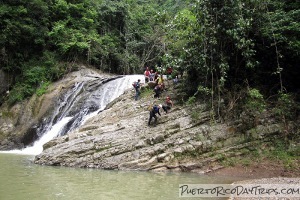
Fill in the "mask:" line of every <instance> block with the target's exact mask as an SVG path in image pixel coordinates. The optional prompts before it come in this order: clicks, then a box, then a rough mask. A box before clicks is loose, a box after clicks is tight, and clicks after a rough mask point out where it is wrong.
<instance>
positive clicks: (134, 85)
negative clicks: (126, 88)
mask: <svg viewBox="0 0 300 200" xmlns="http://www.w3.org/2000/svg"><path fill="white" fill-rule="evenodd" d="M132 86H133V87H134V88H138V87H140V84H139V82H136V81H135V82H134V83H133V84H132Z"/></svg>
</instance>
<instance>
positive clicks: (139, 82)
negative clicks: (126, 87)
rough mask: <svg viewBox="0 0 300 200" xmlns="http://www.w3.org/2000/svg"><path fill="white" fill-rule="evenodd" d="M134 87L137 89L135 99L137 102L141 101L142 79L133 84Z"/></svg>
mask: <svg viewBox="0 0 300 200" xmlns="http://www.w3.org/2000/svg"><path fill="white" fill-rule="evenodd" d="M133 87H134V88H135V97H134V99H135V100H136V101H137V100H138V99H139V96H140V94H141V91H140V89H141V79H138V81H137V82H134V83H133Z"/></svg>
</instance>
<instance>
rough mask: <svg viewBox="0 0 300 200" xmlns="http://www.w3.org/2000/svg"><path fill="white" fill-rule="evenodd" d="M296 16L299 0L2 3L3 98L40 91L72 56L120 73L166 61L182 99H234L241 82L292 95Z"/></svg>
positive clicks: (72, 63) (262, 91) (72, 62)
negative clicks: (6, 83) (181, 79)
mask: <svg viewBox="0 0 300 200" xmlns="http://www.w3.org/2000/svg"><path fill="white" fill-rule="evenodd" d="M299 19H300V1H298V0H30V1H28V0H1V4H0V70H2V71H4V72H5V73H7V74H8V75H9V77H10V88H9V89H10V93H9V96H8V97H5V98H4V95H2V97H1V99H0V102H1V103H3V101H4V100H7V101H8V102H9V103H10V104H14V103H15V102H18V101H21V100H23V99H24V98H26V97H28V96H31V95H32V94H34V93H37V94H38V95H39V94H42V93H43V92H44V90H45V88H47V86H48V85H49V84H51V82H53V81H56V80H58V79H60V78H62V77H63V75H64V74H66V73H68V72H70V71H72V70H75V68H76V66H78V65H77V64H78V63H83V64H85V65H90V66H93V67H95V68H97V69H100V70H102V71H104V72H110V73H116V74H132V73H142V72H143V71H144V68H145V66H150V67H153V68H154V67H155V68H156V70H158V69H165V68H166V67H172V68H173V69H174V70H173V75H176V74H180V73H182V72H185V74H186V79H185V83H184V85H185V90H184V92H185V97H186V98H188V97H190V98H191V97H193V98H196V99H199V98H201V97H203V96H205V95H207V96H209V98H210V99H211V100H212V102H213V101H214V100H217V101H218V102H220V101H221V96H222V95H225V94H227V95H229V96H230V98H229V99H230V100H228V104H230V102H231V103H234V102H235V101H236V100H237V99H238V98H239V94H242V92H239V91H242V88H252V90H251V92H252V93H250V96H251V95H252V97H255V98H258V99H259V98H260V97H261V95H263V97H264V98H266V97H270V96H273V95H278V94H280V95H283V94H285V95H286V94H289V93H293V94H296V93H297V92H299V84H300V82H299V80H298V79H299V75H300V68H299V63H300V62H299V61H300V59H299V58H300V56H299V55H300V39H299V37H300V23H299ZM254 88H255V89H254ZM281 97H282V96H281ZM285 97H286V96H285ZM218 105H219V104H218ZM213 106H214V105H213V104H212V107H213Z"/></svg>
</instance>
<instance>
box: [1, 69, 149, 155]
mask: <svg viewBox="0 0 300 200" xmlns="http://www.w3.org/2000/svg"><path fill="white" fill-rule="evenodd" d="M138 79H141V80H142V81H143V80H144V76H143V75H127V76H124V77H122V78H118V79H115V80H112V81H109V82H107V83H105V84H103V85H101V87H99V88H98V90H99V91H97V94H92V95H94V98H95V96H96V99H97V104H98V105H97V106H98V109H97V110H96V111H94V112H91V113H89V112H88V111H89V109H86V108H85V109H83V110H81V111H80V112H79V113H77V114H79V115H76V116H69V113H70V112H71V110H72V105H73V104H74V102H76V98H81V95H80V92H82V90H84V89H83V88H84V83H77V84H76V85H75V86H74V88H73V90H72V91H71V92H70V93H68V94H66V95H65V99H64V100H63V102H62V103H61V105H60V107H59V108H57V110H56V111H55V112H54V114H55V115H56V116H53V117H51V120H49V122H48V124H46V126H45V127H46V132H45V133H44V134H43V135H42V136H41V137H40V138H39V139H38V140H37V141H36V142H34V144H33V146H30V147H27V148H24V149H22V150H12V151H6V152H5V153H17V154H28V155H38V154H40V153H41V152H42V151H43V145H44V144H45V143H47V142H49V141H50V140H52V139H53V138H55V137H58V136H59V135H60V132H61V131H62V130H63V129H64V128H66V125H67V124H68V123H70V122H72V120H73V121H74V118H80V120H79V122H78V121H76V123H74V124H72V125H71V126H70V127H69V130H72V129H74V128H78V127H79V126H81V125H83V124H84V122H85V121H86V120H87V119H89V118H91V117H93V116H95V115H97V114H98V113H99V112H100V111H101V110H103V109H105V107H106V105H107V104H108V103H110V102H111V101H113V100H114V99H116V98H117V97H119V96H120V95H121V94H123V93H124V91H125V90H127V89H129V88H131V87H132V83H133V82H134V81H137V80H138ZM86 92H88V91H86ZM89 97H91V96H89V95H87V98H89ZM86 101H88V99H87V100H86ZM58 114H59V115H58ZM55 119H56V120H55Z"/></svg>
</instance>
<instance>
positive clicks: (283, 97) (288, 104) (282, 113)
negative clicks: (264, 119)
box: [273, 93, 299, 120]
mask: <svg viewBox="0 0 300 200" xmlns="http://www.w3.org/2000/svg"><path fill="white" fill-rule="evenodd" d="M298 110H299V105H297V103H296V102H295V100H294V97H293V95H292V94H286V93H279V98H278V100H277V103H276V106H275V107H274V109H273V111H274V113H275V114H276V116H277V117H278V118H279V119H282V118H284V119H285V120H293V119H294V118H295V117H296V114H297V111H298Z"/></svg>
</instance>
